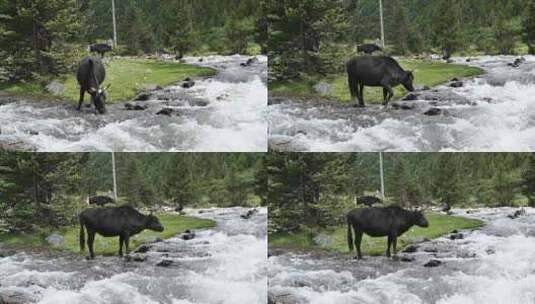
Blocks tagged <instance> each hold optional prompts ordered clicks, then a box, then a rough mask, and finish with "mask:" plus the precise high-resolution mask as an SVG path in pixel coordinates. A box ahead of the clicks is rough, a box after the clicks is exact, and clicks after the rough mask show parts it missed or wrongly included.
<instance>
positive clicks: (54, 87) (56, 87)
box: [46, 80, 65, 95]
mask: <svg viewBox="0 0 535 304" xmlns="http://www.w3.org/2000/svg"><path fill="white" fill-rule="evenodd" d="M46 90H47V91H48V92H50V93H52V94H55V95H59V94H61V93H63V91H65V86H64V85H63V84H62V83H60V82H59V81H57V80H54V81H52V82H51V83H49V84H48V85H47V86H46Z"/></svg>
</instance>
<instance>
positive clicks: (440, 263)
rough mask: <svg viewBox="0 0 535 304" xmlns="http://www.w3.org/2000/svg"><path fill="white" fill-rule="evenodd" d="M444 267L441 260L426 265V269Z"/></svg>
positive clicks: (431, 261)
mask: <svg viewBox="0 0 535 304" xmlns="http://www.w3.org/2000/svg"><path fill="white" fill-rule="evenodd" d="M440 265H442V261H439V260H434V259H433V260H429V262H427V263H425V264H424V267H438V266H440Z"/></svg>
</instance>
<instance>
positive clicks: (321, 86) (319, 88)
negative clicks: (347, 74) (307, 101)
mask: <svg viewBox="0 0 535 304" xmlns="http://www.w3.org/2000/svg"><path fill="white" fill-rule="evenodd" d="M313 88H314V91H315V92H316V93H319V94H321V95H330V94H331V92H332V86H331V85H330V84H328V83H325V82H320V83H318V84H316V85H315V86H314V87H313Z"/></svg>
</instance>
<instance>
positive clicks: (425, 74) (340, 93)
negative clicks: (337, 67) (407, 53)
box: [269, 59, 484, 103]
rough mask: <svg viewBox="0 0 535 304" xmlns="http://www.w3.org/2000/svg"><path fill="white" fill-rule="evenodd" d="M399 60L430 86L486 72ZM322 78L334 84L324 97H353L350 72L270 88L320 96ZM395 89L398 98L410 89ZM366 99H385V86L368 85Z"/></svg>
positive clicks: (444, 64)
mask: <svg viewBox="0 0 535 304" xmlns="http://www.w3.org/2000/svg"><path fill="white" fill-rule="evenodd" d="M399 63H400V64H401V66H402V67H403V68H404V69H405V70H412V71H414V76H415V80H414V83H415V84H416V85H422V86H423V85H426V86H430V87H433V86H436V85H439V84H442V83H445V82H447V81H449V80H450V79H451V78H453V77H457V78H461V77H472V76H477V75H481V74H483V73H484V71H483V70H482V69H480V68H477V67H470V66H466V65H460V64H448V63H443V62H435V61H422V60H412V59H410V60H409V59H402V60H400V61H399ZM318 82H326V83H329V84H330V85H331V86H332V92H331V94H330V95H327V96H324V97H330V98H333V99H336V100H339V101H341V102H349V101H351V95H350V94H349V88H348V86H347V76H346V74H345V73H342V74H338V75H330V76H328V77H326V78H323V79H309V80H305V81H298V82H293V83H287V82H284V83H281V82H276V83H272V84H270V87H269V89H270V92H272V93H276V94H283V95H284V94H288V95H301V96H305V97H306V96H307V95H308V96H310V95H314V96H318V95H319V94H318V93H316V92H314V89H313V86H314V85H315V84H317V83H318ZM394 92H395V95H394V98H400V97H402V96H404V95H405V94H406V93H407V91H406V90H405V88H403V87H402V86H398V87H396V88H395V89H394ZM364 100H365V102H366V103H382V100H383V89H382V88H372V87H366V88H365V90H364Z"/></svg>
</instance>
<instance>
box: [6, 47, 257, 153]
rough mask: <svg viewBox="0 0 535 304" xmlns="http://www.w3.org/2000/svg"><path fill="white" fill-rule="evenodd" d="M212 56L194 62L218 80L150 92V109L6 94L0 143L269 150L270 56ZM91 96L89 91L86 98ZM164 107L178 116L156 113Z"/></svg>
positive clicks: (67, 148)
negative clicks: (99, 109) (99, 108)
mask: <svg viewBox="0 0 535 304" xmlns="http://www.w3.org/2000/svg"><path fill="white" fill-rule="evenodd" d="M249 58H250V57H245V56H238V55H235V56H226V57H224V56H209V57H204V58H202V62H200V58H186V61H187V62H188V63H192V64H197V65H202V66H207V67H212V68H215V69H217V71H218V74H217V75H216V76H215V77H212V78H208V79H204V80H197V81H196V84H195V86H193V87H192V88H190V89H184V88H182V87H181V86H180V85H176V86H170V87H167V88H164V89H162V90H157V91H154V92H152V94H151V95H150V98H149V100H148V101H144V102H138V103H140V104H143V105H145V106H147V109H146V110H144V111H127V110H125V105H124V103H122V102H121V103H116V104H113V105H109V106H108V107H107V110H108V113H107V114H106V115H94V114H92V110H91V109H84V111H82V112H81V113H79V112H77V111H76V110H75V109H74V104H63V103H50V102H44V101H43V102H29V101H17V102H9V101H7V100H2V98H0V144H3V145H4V146H8V147H9V146H12V147H14V148H16V149H27V150H37V151H51V152H56V151H60V152H78V151H116V152H118V151H191V152H206V151H218V152H219V151H221V152H222V151H230V152H264V151H266V150H267V134H266V133H267V120H266V117H265V115H266V105H267V85H266V82H267V58H266V57H265V56H257V59H258V60H257V61H256V62H254V63H252V64H251V65H249V66H245V67H244V66H241V64H242V63H245V62H246V61H247V60H248V59H249ZM86 99H87V96H86ZM163 108H171V109H173V110H174V113H173V114H172V115H171V116H170V117H168V116H165V115H156V113H157V112H158V111H160V110H161V109H163Z"/></svg>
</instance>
